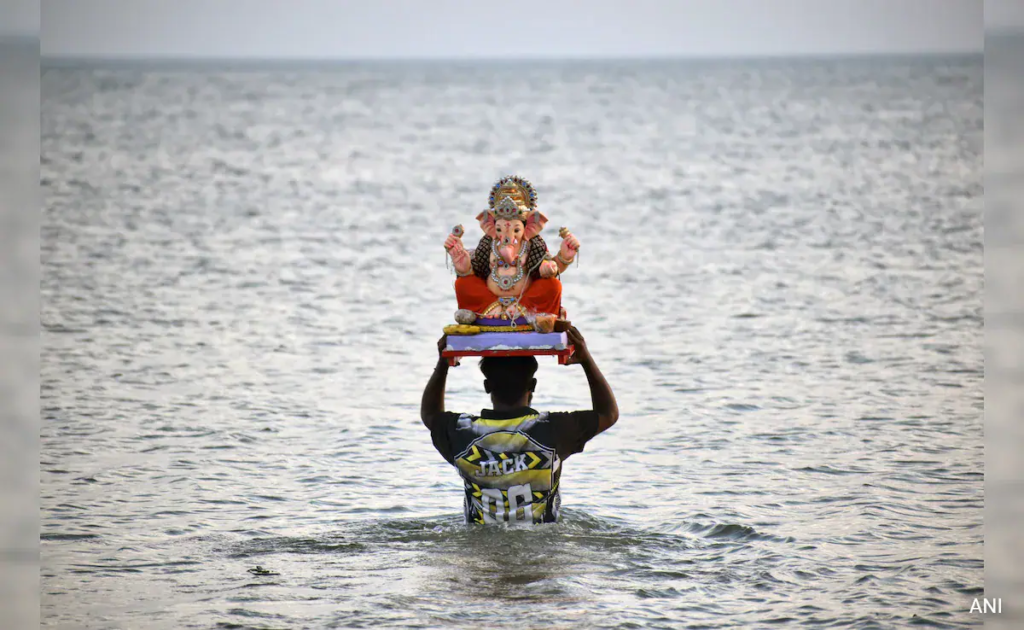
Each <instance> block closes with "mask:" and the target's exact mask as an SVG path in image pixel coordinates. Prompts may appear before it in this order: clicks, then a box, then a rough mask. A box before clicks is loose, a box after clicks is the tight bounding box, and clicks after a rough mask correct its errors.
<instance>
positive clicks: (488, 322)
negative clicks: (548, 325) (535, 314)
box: [473, 317, 530, 326]
mask: <svg viewBox="0 0 1024 630" xmlns="http://www.w3.org/2000/svg"><path fill="white" fill-rule="evenodd" d="M529 323H530V322H528V321H527V320H526V318H525V317H518V318H516V320H515V321H514V322H512V323H509V321H508V320H507V319H501V318H500V317H477V318H476V321H475V322H473V325H474V326H513V325H515V326H525V325H526V324H529Z"/></svg>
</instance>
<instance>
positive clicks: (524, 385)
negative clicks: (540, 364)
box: [480, 356, 537, 405]
mask: <svg viewBox="0 0 1024 630" xmlns="http://www.w3.org/2000/svg"><path fill="white" fill-rule="evenodd" d="M480 371H481V372H483V373H484V378H486V379H487V391H488V392H489V393H490V394H492V395H493V396H494V398H495V399H496V400H497V401H498V402H501V403H504V404H506V405H512V404H515V403H516V402H517V401H518V400H519V399H521V398H522V397H523V394H525V393H526V392H528V391H533V388H534V386H535V385H536V381H534V379H533V375H534V374H536V373H537V359H536V357H530V356H527V357H484V358H482V359H480Z"/></svg>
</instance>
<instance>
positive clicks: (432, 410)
mask: <svg viewBox="0 0 1024 630" xmlns="http://www.w3.org/2000/svg"><path fill="white" fill-rule="evenodd" d="M446 345H448V336H447V335H444V336H442V337H441V339H440V340H439V341H438V342H437V365H436V366H435V367H434V373H433V374H431V375H430V380H429V381H427V386H426V388H425V389H424V390H423V399H422V400H421V401H420V420H422V421H423V426H425V427H427V428H428V429H429V428H431V423H432V422H433V420H434V418H435V417H436V416H437V415H438V414H440V413H444V386H445V381H446V380H447V379H448V360H447V359H445V358H444V357H442V356H441V351H442V350H444V348H445V346H446Z"/></svg>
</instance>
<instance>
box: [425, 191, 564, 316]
mask: <svg viewBox="0 0 1024 630" xmlns="http://www.w3.org/2000/svg"><path fill="white" fill-rule="evenodd" d="M476 220H477V221H479V222H480V228H481V229H482V230H483V232H484V236H483V238H481V239H480V243H479V244H478V245H477V246H476V248H475V249H473V250H466V248H465V247H463V245H462V238H461V237H462V232H463V231H462V227H461V226H456V228H455V229H454V230H452V233H451V234H450V235H449V236H448V238H447V239H446V240H445V242H444V247H445V249H446V250H448V254H449V255H450V256H451V259H452V264H453V266H454V267H455V273H456V275H457V276H458V277H457V278H456V280H455V296H456V299H457V301H458V307H459V310H458V312H456V321H458V322H459V323H460V324H470V323H471V322H473V321H476V320H477V319H501V320H512V321H510V322H509V323H513V322H516V321H523V319H529V320H533V319H535V318H545V319H549V320H552V321H553V320H554V319H555V318H563V319H564V317H565V311H564V310H563V309H562V304H561V301H562V283H561V281H560V280H559V278H558V276H559V275H560V274H562V273H563V272H565V270H566V269H568V267H569V265H570V264H571V263H572V262H573V260H574V259H575V258H576V256H577V254H578V252H579V249H580V242H579V240H578V239H577V238H576V237H575V236H573V235H572V234H571V233H570V232H569V231H568V230H567V229H566V228H562V229H561V230H560V231H559V236H560V237H561V238H562V243H561V246H560V247H559V249H558V252H557V253H556V254H554V255H552V254H551V253H550V252H549V251H548V248H547V245H546V244H545V243H544V239H542V238H541V237H540V232H541V230H543V229H544V224H545V223H547V221H548V220H547V217H545V216H544V215H543V214H542V213H541V212H540V210H538V209H537V193H536V192H535V191H534V189H533V186H532V185H531V184H530V182H528V181H526V180H525V179H523V178H521V177H517V176H508V177H504V178H502V179H501V180H499V181H498V182H497V183H496V184H495V185H494V186H493V187H492V188H491V194H490V197H489V200H488V208H487V210H485V211H483V212H481V213H480V214H479V215H477V217H476Z"/></svg>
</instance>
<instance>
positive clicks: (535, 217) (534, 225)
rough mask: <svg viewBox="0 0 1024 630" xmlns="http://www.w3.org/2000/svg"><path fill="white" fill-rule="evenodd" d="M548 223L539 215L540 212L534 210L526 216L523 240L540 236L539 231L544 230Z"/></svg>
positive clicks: (544, 217) (545, 218) (546, 219)
mask: <svg viewBox="0 0 1024 630" xmlns="http://www.w3.org/2000/svg"><path fill="white" fill-rule="evenodd" d="M547 222H548V218H547V217H546V216H544V215H543V214H541V211H540V210H534V211H533V212H530V213H528V214H527V217H526V221H525V222H524V224H523V238H525V239H531V238H533V237H534V236H537V235H538V234H540V231H541V230H543V229H544V224H545V223H547Z"/></svg>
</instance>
